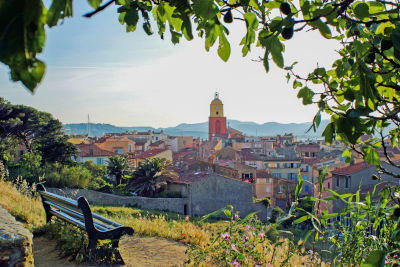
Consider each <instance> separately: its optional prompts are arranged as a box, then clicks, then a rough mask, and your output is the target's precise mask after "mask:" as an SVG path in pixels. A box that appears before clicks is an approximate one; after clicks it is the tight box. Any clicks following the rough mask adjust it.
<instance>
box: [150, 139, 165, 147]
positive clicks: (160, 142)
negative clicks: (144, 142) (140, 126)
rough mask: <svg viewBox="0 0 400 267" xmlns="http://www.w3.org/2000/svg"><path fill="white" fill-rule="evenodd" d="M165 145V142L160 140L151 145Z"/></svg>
mask: <svg viewBox="0 0 400 267" xmlns="http://www.w3.org/2000/svg"><path fill="white" fill-rule="evenodd" d="M163 143H164V141H163V140H158V141H156V142H154V143H151V144H150V146H159V145H161V144H163Z"/></svg>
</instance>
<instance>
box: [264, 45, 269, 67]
mask: <svg viewBox="0 0 400 267" xmlns="http://www.w3.org/2000/svg"><path fill="white" fill-rule="evenodd" d="M268 56H269V51H268V49H265V54H264V58H263V64H264V68H265V71H266V72H268V71H269V60H268Z"/></svg>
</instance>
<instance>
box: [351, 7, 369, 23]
mask: <svg viewBox="0 0 400 267" xmlns="http://www.w3.org/2000/svg"><path fill="white" fill-rule="evenodd" d="M354 14H355V15H356V17H357V18H359V19H360V20H362V19H364V18H366V17H369V6H368V5H367V4H366V3H359V4H358V5H356V7H355V8H354Z"/></svg>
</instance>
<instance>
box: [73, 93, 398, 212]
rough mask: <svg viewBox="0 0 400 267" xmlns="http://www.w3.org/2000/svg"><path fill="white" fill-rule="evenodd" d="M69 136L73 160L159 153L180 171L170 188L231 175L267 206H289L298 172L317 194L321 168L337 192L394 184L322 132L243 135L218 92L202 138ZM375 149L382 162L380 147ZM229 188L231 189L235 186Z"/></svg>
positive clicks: (132, 161)
mask: <svg viewBox="0 0 400 267" xmlns="http://www.w3.org/2000/svg"><path fill="white" fill-rule="evenodd" d="M363 138H370V137H363ZM69 141H70V142H72V143H74V144H75V145H76V146H77V147H78V151H79V157H78V158H77V161H78V162H84V161H93V162H94V163H96V164H107V160H108V158H109V157H110V156H113V155H117V154H120V155H125V156H126V157H127V158H128V161H129V166H130V167H131V168H136V167H137V166H138V165H139V164H140V162H141V161H143V160H145V159H151V158H166V159H167V160H169V161H171V162H172V164H171V168H172V169H173V170H174V171H175V172H176V173H178V174H179V179H178V180H176V181H174V182H173V183H171V184H170V185H169V189H170V190H174V191H180V192H182V195H185V192H186V191H187V190H188V186H190V184H193V183H199V182H201V181H203V180H204V181H205V180H206V179H207V178H209V177H211V176H212V177H214V178H215V177H223V178H224V184H227V183H229V181H232V183H231V184H232V186H229V185H227V186H226V188H236V187H237V184H238V182H242V183H250V184H251V186H252V196H253V198H256V199H265V198H268V199H269V200H270V206H271V207H280V208H282V209H288V208H289V207H290V205H291V202H292V201H293V200H294V190H295V187H296V184H297V180H298V179H299V175H301V176H302V177H303V179H304V185H303V190H302V193H301V194H302V195H304V196H318V190H319V184H318V176H319V175H320V174H321V172H323V171H324V170H326V179H325V181H324V184H323V186H324V188H325V189H332V190H334V191H336V192H338V193H346V192H347V193H355V192H356V191H357V190H359V189H360V190H361V192H362V193H366V192H369V191H372V189H373V187H374V186H375V185H376V184H378V183H381V184H380V185H379V186H380V187H382V186H383V185H385V184H393V183H396V184H398V182H397V180H395V179H393V178H392V177H390V176H387V175H386V176H385V175H383V176H382V180H379V181H377V180H373V179H371V176H372V175H373V174H375V173H377V170H376V168H375V166H373V165H369V164H366V162H364V160H363V159H362V158H361V157H360V156H359V155H358V154H353V157H352V161H351V163H346V162H345V158H343V157H342V154H343V152H344V151H345V150H346V149H347V148H346V147H345V146H343V145H341V144H339V143H333V144H330V145H326V144H325V143H324V141H322V140H297V138H296V136H293V135H292V134H290V133H289V134H287V133H285V134H282V135H277V136H246V135H245V134H244V133H242V132H240V131H238V130H236V129H233V128H231V127H229V125H227V120H226V117H224V109H223V103H222V101H221V100H220V99H219V95H218V93H216V94H215V97H214V99H213V100H212V102H211V104H210V116H209V135H208V140H200V138H193V137H192V136H169V135H167V134H166V133H164V132H163V131H160V132H155V131H147V132H137V131H133V132H127V133H108V134H105V135H104V136H103V137H101V138H88V137H87V136H81V137H79V136H75V137H71V138H70V140H69ZM379 153H380V156H381V159H382V162H384V160H385V156H384V155H383V151H379ZM386 153H389V154H390V157H391V159H392V160H393V161H397V160H399V159H400V150H399V149H398V148H390V149H389V150H388V151H386ZM214 178H213V179H214ZM226 178H229V179H226ZM208 190H211V189H208ZM232 193H234V194H238V191H237V190H234V192H233V191H232ZM223 194H225V196H221V197H222V198H223V197H226V198H227V199H229V198H230V197H231V196H228V195H229V194H230V191H229V190H225V191H224V193H223ZM324 194H325V196H326V194H329V193H324ZM333 203H334V205H331V207H330V208H331V211H333V212H336V211H339V210H340V209H341V208H342V207H341V205H342V204H343V203H341V202H340V201H338V202H333ZM321 208H324V206H323V205H321Z"/></svg>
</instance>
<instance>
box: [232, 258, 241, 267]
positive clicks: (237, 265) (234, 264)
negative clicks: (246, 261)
mask: <svg viewBox="0 0 400 267" xmlns="http://www.w3.org/2000/svg"><path fill="white" fill-rule="evenodd" d="M232 264H233V266H234V267H239V266H240V264H239V262H238V261H237V260H236V259H234V260H233V261H232Z"/></svg>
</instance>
